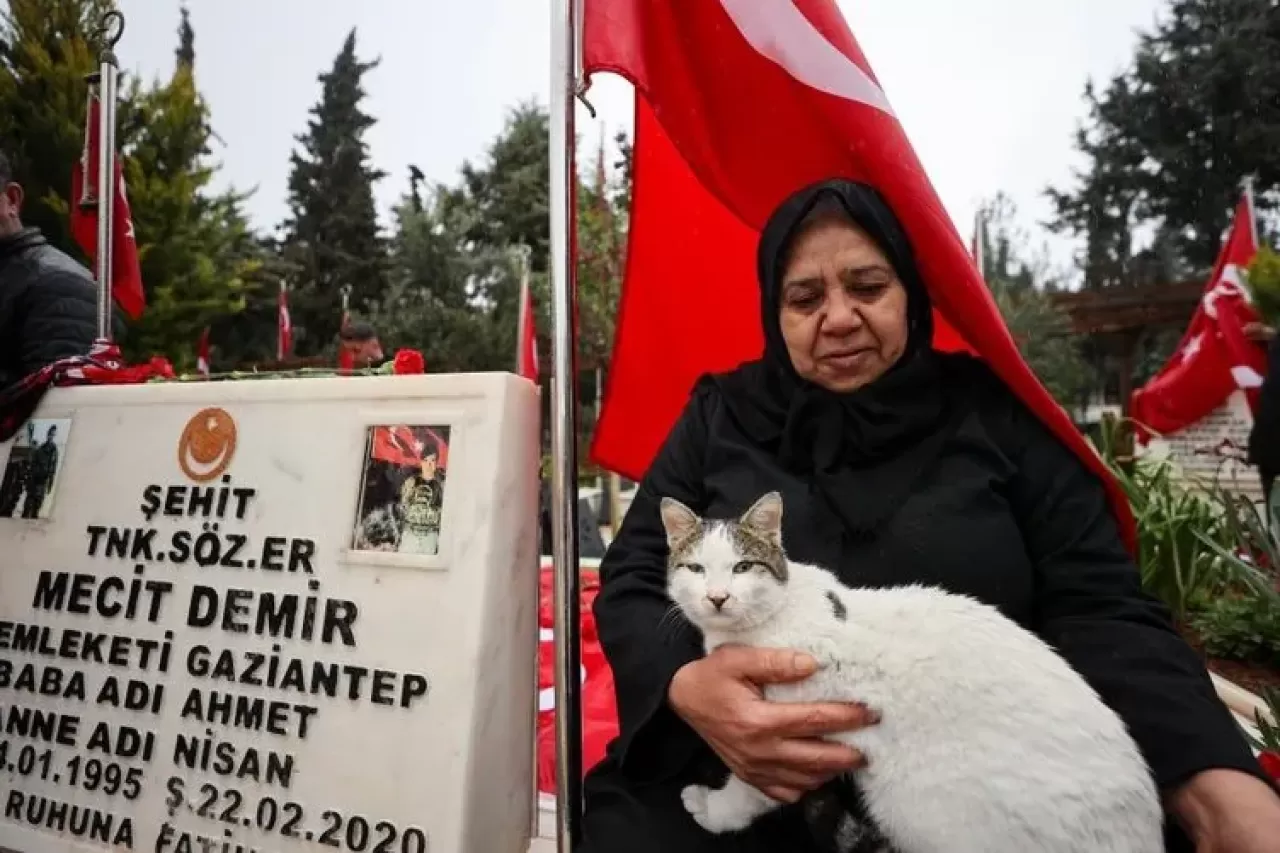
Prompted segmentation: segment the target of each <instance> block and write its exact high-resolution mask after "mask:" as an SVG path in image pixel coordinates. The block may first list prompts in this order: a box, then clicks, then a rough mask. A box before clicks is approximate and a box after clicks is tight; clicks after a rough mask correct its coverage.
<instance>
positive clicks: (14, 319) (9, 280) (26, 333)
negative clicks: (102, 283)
mask: <svg viewBox="0 0 1280 853" xmlns="http://www.w3.org/2000/svg"><path fill="white" fill-rule="evenodd" d="M97 294H98V286H97V284H95V283H94V280H93V277H92V276H91V275H90V274H89V271H88V270H86V269H85V268H84V267H82V266H80V265H79V264H78V263H76V262H75V261H74V260H72V259H71V258H70V257H69V256H67V255H66V254H64V253H63V252H60V251H58V250H57V249H55V248H54V247H52V246H50V245H49V244H48V243H47V242H46V241H45V239H44V237H43V236H42V235H41V234H40V231H39V230H38V229H35V228H27V229H26V230H24V231H20V232H18V233H17V234H15V235H13V236H12V237H7V238H3V239H0V388H5V387H7V386H9V385H11V384H13V383H14V382H17V381H18V380H20V379H22V378H23V377H25V376H27V375H28V374H30V373H34V372H35V371H37V370H39V369H40V368H41V367H44V366H45V365H46V364H50V363H52V362H54V361H57V360H58V359H60V358H66V357H67V356H72V355H85V354H86V353H88V352H89V348H90V347H91V346H92V345H93V341H94V339H95V338H96V337H97V328H98V296H97Z"/></svg>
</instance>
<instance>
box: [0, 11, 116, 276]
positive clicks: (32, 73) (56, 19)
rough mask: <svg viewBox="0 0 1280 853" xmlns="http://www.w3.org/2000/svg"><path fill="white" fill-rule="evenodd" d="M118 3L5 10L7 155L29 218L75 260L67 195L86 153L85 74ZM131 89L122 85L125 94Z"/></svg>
mask: <svg viewBox="0 0 1280 853" xmlns="http://www.w3.org/2000/svg"><path fill="white" fill-rule="evenodd" d="M114 8H115V3H114V2H112V0H9V3H8V11H7V12H3V11H0V149H3V150H4V151H5V152H6V153H7V154H8V155H9V157H10V159H11V160H12V162H13V167H14V172H15V175H16V176H17V180H18V182H19V183H20V184H22V186H23V188H24V190H25V191H26V202H25V203H24V205H23V220H24V222H25V223H26V224H27V225H34V226H36V227H38V228H40V229H41V230H42V231H43V232H44V234H45V236H46V237H47V238H48V239H49V241H50V242H51V243H53V244H54V245H55V246H58V247H59V248H61V249H63V250H64V251H67V252H69V253H71V254H73V255H79V254H80V252H79V249H78V247H76V246H75V243H74V241H73V240H72V239H71V234H70V227H69V223H68V214H69V211H70V206H69V204H68V201H67V195H68V194H69V193H70V191H71V172H72V168H73V167H74V165H75V163H76V161H77V160H78V159H79V158H80V154H81V151H82V150H83V148H84V121H85V101H86V98H87V96H88V86H87V84H86V83H85V76H86V75H88V74H90V73H92V72H94V71H96V70H97V68H98V50H99V46H98V45H97V44H96V43H94V36H95V34H96V32H97V31H98V29H99V28H100V26H101V23H102V18H103V16H104V15H105V14H106V13H107V12H110V11H112V10H113V9H114ZM126 88H127V86H125V85H123V84H122V89H126Z"/></svg>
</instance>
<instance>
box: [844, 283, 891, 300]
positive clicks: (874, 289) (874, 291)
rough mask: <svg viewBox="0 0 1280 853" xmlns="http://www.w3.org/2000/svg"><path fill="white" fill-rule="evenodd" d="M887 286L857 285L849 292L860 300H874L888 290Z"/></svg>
mask: <svg viewBox="0 0 1280 853" xmlns="http://www.w3.org/2000/svg"><path fill="white" fill-rule="evenodd" d="M888 286H889V285H887V284H855V285H853V287H851V288H849V290H850V291H851V292H852V293H853V295H854V296H857V297H858V298H860V299H874V298H875V297H877V296H879V295H880V294H881V293H884V291H885V289H886V288H888Z"/></svg>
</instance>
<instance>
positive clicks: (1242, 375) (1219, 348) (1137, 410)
mask: <svg viewBox="0 0 1280 853" xmlns="http://www.w3.org/2000/svg"><path fill="white" fill-rule="evenodd" d="M1253 215H1254V214H1253V205H1252V204H1251V203H1250V199H1249V195H1248V193H1246V194H1245V195H1244V197H1243V198H1241V199H1240V203H1239V204H1238V205H1237V206H1236V216H1235V221H1234V222H1233V223H1232V225H1231V233H1230V235H1228V237H1227V242H1226V245H1224V246H1223V247H1222V252H1221V253H1220V254H1219V255H1218V261H1217V263H1216V264H1214V268H1213V274H1212V275H1210V276H1209V282H1208V284H1207V285H1205V290H1204V296H1202V297H1201V299H1200V304H1199V305H1198V306H1197V307H1196V313H1195V314H1194V315H1192V317H1191V325H1190V326H1188V327H1187V332H1186V334H1185V335H1183V337H1182V341H1181V343H1179V344H1178V349H1177V350H1176V351H1175V352H1174V354H1173V356H1172V357H1171V358H1170V359H1169V362H1168V363H1167V364H1165V366H1164V367H1162V368H1161V369H1160V372H1159V373H1157V374H1156V375H1155V377H1153V378H1152V379H1151V381H1150V382H1148V383H1147V384H1146V385H1144V386H1143V387H1141V388H1139V389H1138V390H1136V391H1134V392H1133V399H1132V401H1131V404H1130V407H1129V414H1130V415H1131V416H1132V417H1133V419H1134V420H1135V421H1137V422H1138V423H1139V424H1141V425H1142V426H1143V427H1145V428H1147V429H1150V430H1153V431H1154V432H1157V433H1162V434H1167V433H1171V432H1177V431H1178V430H1180V429H1184V428H1186V427H1188V426H1190V425H1191V424H1193V423H1195V422H1196V421H1198V420H1200V419H1201V418H1203V417H1205V416H1206V415H1208V414H1209V413H1210V412H1212V411H1213V410H1214V409H1216V408H1218V407H1219V406H1221V405H1222V404H1223V403H1225V402H1226V401H1227V398H1228V397H1230V396H1231V394H1232V392H1234V391H1236V390H1237V389H1239V390H1242V391H1244V392H1245V395H1246V396H1247V397H1248V400H1249V407H1250V408H1251V409H1252V408H1254V407H1256V406H1257V403H1258V400H1257V397H1258V389H1259V388H1260V387H1261V386H1262V379H1263V377H1264V376H1265V375H1266V372H1267V356H1266V351H1265V350H1264V349H1263V348H1262V347H1260V346H1258V345H1257V344H1255V343H1252V342H1251V341H1250V340H1249V339H1248V337H1246V336H1245V333H1244V327H1245V325H1246V324H1248V323H1251V322H1256V321H1257V320H1258V319H1259V318H1258V312H1257V311H1255V310H1254V308H1253V305H1252V304H1251V303H1250V298H1249V291H1248V288H1247V287H1246V286H1245V283H1244V270H1245V268H1246V267H1248V266H1249V264H1250V263H1252V262H1253V258H1254V255H1256V254H1257V253H1258V240H1257V236H1256V231H1255V226H1254V219H1253ZM1142 437H1143V438H1144V439H1145V438H1148V437H1149V436H1148V435H1147V434H1146V433H1145V432H1144V433H1143V435H1142Z"/></svg>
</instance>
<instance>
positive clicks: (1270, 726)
mask: <svg viewBox="0 0 1280 853" xmlns="http://www.w3.org/2000/svg"><path fill="white" fill-rule="evenodd" d="M1262 701H1263V702H1264V703H1265V704H1266V706H1267V710H1268V711H1270V712H1271V719H1272V720H1276V721H1277V722H1280V688H1275V687H1267V688H1265V689H1263V691H1262ZM1253 724H1254V725H1255V726H1257V727H1258V737H1252V736H1250V737H1249V740H1251V741H1253V745H1254V746H1255V747H1257V748H1258V749H1261V750H1266V751H1269V752H1274V753H1280V725H1276V724H1275V723H1272V722H1270V721H1269V720H1267V719H1266V718H1264V717H1263V716H1262V712H1261V711H1254V712H1253Z"/></svg>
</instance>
